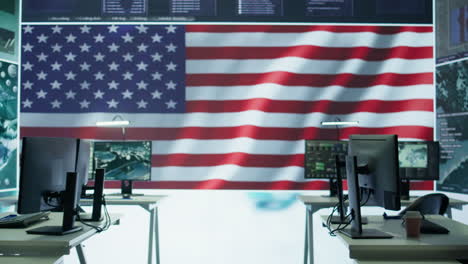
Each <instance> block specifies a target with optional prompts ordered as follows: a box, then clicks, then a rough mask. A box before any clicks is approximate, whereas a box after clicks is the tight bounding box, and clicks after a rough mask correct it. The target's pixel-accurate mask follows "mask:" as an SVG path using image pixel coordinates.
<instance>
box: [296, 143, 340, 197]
mask: <svg viewBox="0 0 468 264" xmlns="http://www.w3.org/2000/svg"><path fill="white" fill-rule="evenodd" d="M347 151H348V142H345V141H338V140H306V141H305V155H304V156H305V157H304V159H305V160H304V178H306V179H329V182H330V184H329V187H330V196H336V195H337V194H338V184H339V183H338V182H337V167H336V157H337V156H338V159H339V161H342V162H344V160H345V156H346V153H347Z"/></svg>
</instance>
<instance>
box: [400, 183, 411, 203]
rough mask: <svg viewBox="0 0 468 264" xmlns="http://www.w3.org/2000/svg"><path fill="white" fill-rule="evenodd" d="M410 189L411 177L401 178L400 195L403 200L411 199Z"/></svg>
mask: <svg viewBox="0 0 468 264" xmlns="http://www.w3.org/2000/svg"><path fill="white" fill-rule="evenodd" d="M409 190H410V180H409V179H401V184H400V197H401V200H409V199H410V195H409Z"/></svg>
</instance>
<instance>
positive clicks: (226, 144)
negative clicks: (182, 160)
mask: <svg viewBox="0 0 468 264" xmlns="http://www.w3.org/2000/svg"><path fill="white" fill-rule="evenodd" d="M304 144H305V143H304V140H296V141H282V140H255V139H250V138H234V139H225V140H196V139H178V140H155V141H153V148H152V151H153V154H158V155H167V154H180V153H185V154H224V153H232V152H241V153H249V154H259V155H261V154H267V155H293V154H304V148H305V145H304ZM220 146H222V147H220Z"/></svg>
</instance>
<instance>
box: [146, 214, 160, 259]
mask: <svg viewBox="0 0 468 264" xmlns="http://www.w3.org/2000/svg"><path fill="white" fill-rule="evenodd" d="M148 211H149V213H150V230H149V238H148V242H149V243H148V264H152V263H153V251H154V253H155V257H156V264H159V229H158V208H157V207H155V208H153V209H151V210H148Z"/></svg>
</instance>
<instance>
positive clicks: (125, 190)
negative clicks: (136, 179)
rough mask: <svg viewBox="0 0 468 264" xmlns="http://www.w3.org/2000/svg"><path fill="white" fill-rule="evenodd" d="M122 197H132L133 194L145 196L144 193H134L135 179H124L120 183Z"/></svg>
mask: <svg viewBox="0 0 468 264" xmlns="http://www.w3.org/2000/svg"><path fill="white" fill-rule="evenodd" d="M120 191H121V194H122V198H131V197H132V196H143V194H142V193H133V180H122V184H121V185H120Z"/></svg>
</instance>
